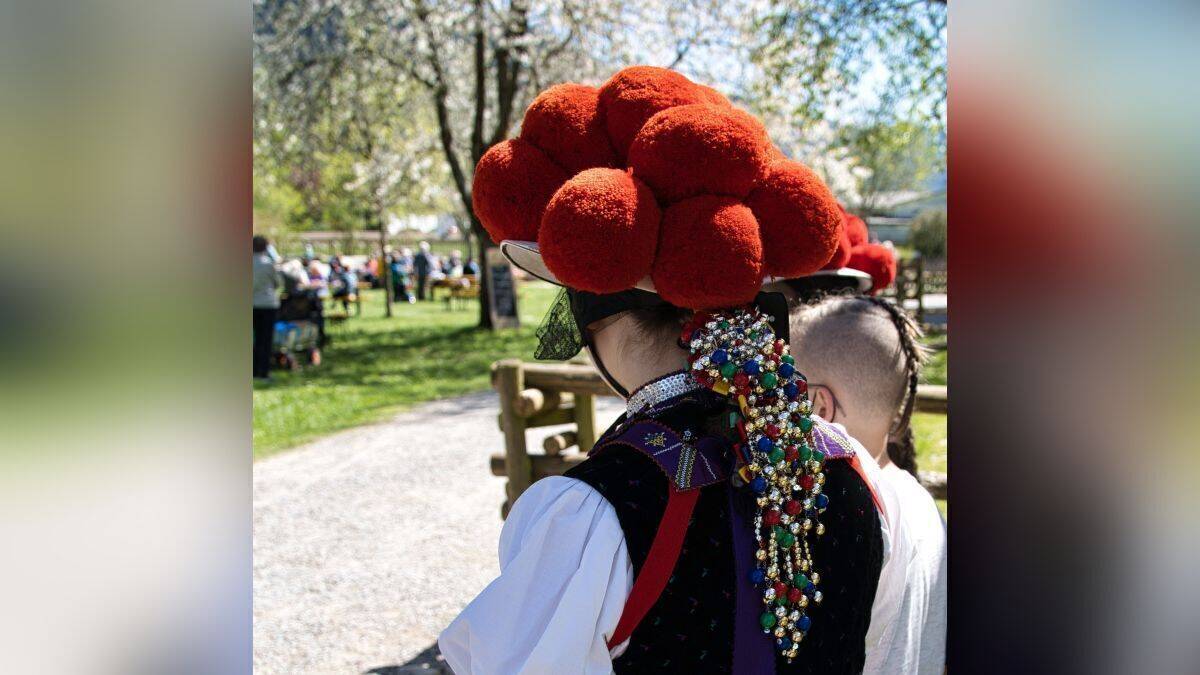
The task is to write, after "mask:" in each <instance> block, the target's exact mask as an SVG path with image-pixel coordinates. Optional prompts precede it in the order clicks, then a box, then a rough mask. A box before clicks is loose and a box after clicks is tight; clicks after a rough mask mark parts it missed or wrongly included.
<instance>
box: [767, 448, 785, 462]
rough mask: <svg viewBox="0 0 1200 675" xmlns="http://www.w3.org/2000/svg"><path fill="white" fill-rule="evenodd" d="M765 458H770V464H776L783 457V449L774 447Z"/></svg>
mask: <svg viewBox="0 0 1200 675" xmlns="http://www.w3.org/2000/svg"><path fill="white" fill-rule="evenodd" d="M767 459H769V460H771V463H772V464H778V463H779V460H781V459H783V449H782V448H779V447H776V448H775V449H774V450H772V451H771V452H770V453H769V454H768V455H767Z"/></svg>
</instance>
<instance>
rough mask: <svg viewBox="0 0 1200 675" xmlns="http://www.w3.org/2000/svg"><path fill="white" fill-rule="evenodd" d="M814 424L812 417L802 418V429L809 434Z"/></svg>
mask: <svg viewBox="0 0 1200 675" xmlns="http://www.w3.org/2000/svg"><path fill="white" fill-rule="evenodd" d="M812 425H813V421H812V418H811V417H801V418H800V431H803V432H804V433H806V434H807V433H808V432H810V431H812Z"/></svg>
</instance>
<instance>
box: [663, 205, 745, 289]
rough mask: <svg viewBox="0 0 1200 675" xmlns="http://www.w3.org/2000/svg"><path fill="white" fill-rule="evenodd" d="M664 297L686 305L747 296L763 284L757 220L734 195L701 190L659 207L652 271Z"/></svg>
mask: <svg viewBox="0 0 1200 675" xmlns="http://www.w3.org/2000/svg"><path fill="white" fill-rule="evenodd" d="M651 278H652V279H653V280H654V287H655V289H656V290H657V291H658V294H659V295H661V296H662V297H663V299H664V300H666V301H667V302H669V303H671V304H673V305H675V306H677V307H687V308H690V309H716V308H721V307H734V306H737V305H742V304H745V303H747V302H750V301H751V300H753V299H754V295H755V294H756V293H758V289H759V287H760V286H761V284H762V240H761V239H760V238H759V235H758V221H756V220H755V219H754V214H752V213H750V209H748V208H746V207H745V205H743V204H742V203H741V202H739V201H737V200H736V199H733V198H732V197H718V196H715V195H702V196H700V197H693V198H692V199H686V200H684V201H682V202H679V203H678V204H674V205H672V206H671V207H670V208H668V209H667V210H666V211H665V212H663V219H662V226H661V231H660V233H659V238H658V257H657V258H656V259H655V261H654V267H653V270H652V272H651Z"/></svg>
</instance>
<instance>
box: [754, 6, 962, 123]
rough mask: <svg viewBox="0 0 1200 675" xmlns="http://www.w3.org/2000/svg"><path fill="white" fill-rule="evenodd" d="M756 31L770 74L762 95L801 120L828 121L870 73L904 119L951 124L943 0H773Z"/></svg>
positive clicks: (758, 51) (757, 54) (759, 85)
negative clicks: (947, 109)
mask: <svg viewBox="0 0 1200 675" xmlns="http://www.w3.org/2000/svg"><path fill="white" fill-rule="evenodd" d="M749 37H750V38H751V39H752V40H754V46H753V48H752V59H753V62H754V63H755V65H757V66H758V68H759V69H760V70H761V71H762V74H763V76H764V77H763V78H762V79H761V80H759V81H758V82H756V83H755V85H754V89H755V92H756V98H758V99H760V100H762V101H764V102H767V105H769V106H773V107H777V108H780V109H783V110H786V111H788V112H789V113H791V114H792V115H794V116H795V117H796V118H797V119H796V121H797V123H798V124H800V125H801V126H812V125H813V124H815V123H817V122H820V121H823V120H826V119H828V118H829V113H830V110H831V109H834V108H837V107H839V106H843V105H845V104H847V103H849V101H850V98H851V96H852V95H853V93H854V92H856V90H857V89H858V85H860V84H861V83H862V82H863V81H864V79H866V78H868V77H870V78H871V79H880V80H881V84H879V85H877V86H878V87H879V88H880V91H879V92H877V93H879V94H880V95H884V94H886V95H889V96H890V97H891V98H892V99H893V102H894V103H895V104H897V106H898V109H897V114H898V117H913V118H918V119H920V118H923V119H925V120H928V121H934V122H936V123H937V125H938V126H944V119H945V105H946V3H945V2H944V0H801V1H799V2H797V1H796V0H771V1H770V2H768V3H767V4H766V7H765V9H763V10H762V11H760V12H758V13H757V14H756V15H754V17H753V19H752V21H751V29H750V35H749ZM873 71H874V72H873Z"/></svg>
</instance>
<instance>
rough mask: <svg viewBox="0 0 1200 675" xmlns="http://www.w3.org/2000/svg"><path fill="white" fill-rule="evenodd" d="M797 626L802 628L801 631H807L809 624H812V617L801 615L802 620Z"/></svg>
mask: <svg viewBox="0 0 1200 675" xmlns="http://www.w3.org/2000/svg"><path fill="white" fill-rule="evenodd" d="M796 626H797V627H798V628H799V629H800V632H801V633H807V632H808V628H809V626H812V619H810V618H808V616H807V615H806V616H802V617H800V620H799V621H797V622H796Z"/></svg>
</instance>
